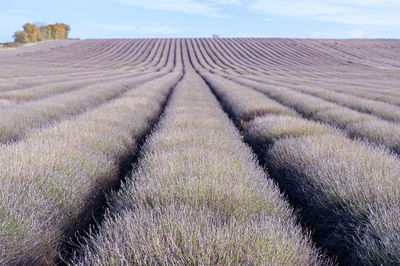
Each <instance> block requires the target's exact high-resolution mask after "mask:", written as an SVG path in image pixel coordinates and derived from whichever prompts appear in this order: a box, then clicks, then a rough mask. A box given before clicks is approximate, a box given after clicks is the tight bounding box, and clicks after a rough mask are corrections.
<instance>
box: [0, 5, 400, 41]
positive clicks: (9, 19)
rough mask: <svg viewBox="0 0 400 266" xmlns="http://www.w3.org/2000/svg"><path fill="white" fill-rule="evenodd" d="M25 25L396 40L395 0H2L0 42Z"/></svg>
mask: <svg viewBox="0 0 400 266" xmlns="http://www.w3.org/2000/svg"><path fill="white" fill-rule="evenodd" d="M26 22H31V23H37V22H39V23H44V24H51V23H56V22H62V23H66V24H69V25H70V26H71V33H70V37H72V38H81V39H91V38H150V37H151V38H153V37H211V36H212V34H217V35H219V36H220V37H289V38H396V39H400V0H202V1H201V0H169V1H167V0H69V1H61V0H59V1H54V0H53V1H50V0H36V1H31V0H12V1H10V0H0V42H6V41H12V39H13V37H12V36H13V34H14V32H15V31H17V30H21V29H22V25H23V24H24V23H26Z"/></svg>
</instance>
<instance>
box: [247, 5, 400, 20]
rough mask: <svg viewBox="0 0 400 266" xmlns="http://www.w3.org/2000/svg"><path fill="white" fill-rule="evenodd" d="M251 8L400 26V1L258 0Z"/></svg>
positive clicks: (266, 12)
mask: <svg viewBox="0 0 400 266" xmlns="http://www.w3.org/2000/svg"><path fill="white" fill-rule="evenodd" d="M250 9H251V10H252V11H254V12H257V13H264V14H267V15H275V16H283V17H295V18H306V19H314V20H320V21H327V22H337V23H343V24H352V25H387V26H390V25H392V26H396V25H400V1H399V0H352V1H345V0H319V1H318V0H297V1H295V0H280V1H275V0H257V1H256V2H255V3H254V4H253V5H251V6H250Z"/></svg>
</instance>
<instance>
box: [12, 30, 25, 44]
mask: <svg viewBox="0 0 400 266" xmlns="http://www.w3.org/2000/svg"><path fill="white" fill-rule="evenodd" d="M14 40H15V42H19V43H27V42H29V39H28V35H27V34H26V33H25V32H24V31H17V32H15V34H14Z"/></svg>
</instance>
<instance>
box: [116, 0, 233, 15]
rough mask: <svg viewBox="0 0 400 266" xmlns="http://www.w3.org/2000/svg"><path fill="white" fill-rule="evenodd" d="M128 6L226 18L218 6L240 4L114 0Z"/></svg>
mask: <svg viewBox="0 0 400 266" xmlns="http://www.w3.org/2000/svg"><path fill="white" fill-rule="evenodd" d="M114 1H115V2H119V3H122V4H126V5H131V6H138V7H143V8H147V9H156V10H166V11H175V12H182V13H187V14H198V15H205V16H212V17H226V15H224V14H223V13H221V9H220V8H219V7H218V6H221V5H228V4H238V3H240V2H239V0H210V1H207V2H206V1H201V2H200V1H196V0H150V1H143V0H114Z"/></svg>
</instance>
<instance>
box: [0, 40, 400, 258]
mask: <svg viewBox="0 0 400 266" xmlns="http://www.w3.org/2000/svg"><path fill="white" fill-rule="evenodd" d="M399 155H400V41H396V40H307V39H301V40H300V39H132V40H85V41H48V42H42V43H39V44H36V45H32V46H26V47H21V48H16V49H3V50H0V186H1V189H0V264H1V265H16V264H19V265H57V264H67V265H130V264H162V265H166V264H177V265H187V264H190V265H211V264H212V265H237V264H245V265H336V264H341V265H380V264H382V265H398V264H400V157H399Z"/></svg>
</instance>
